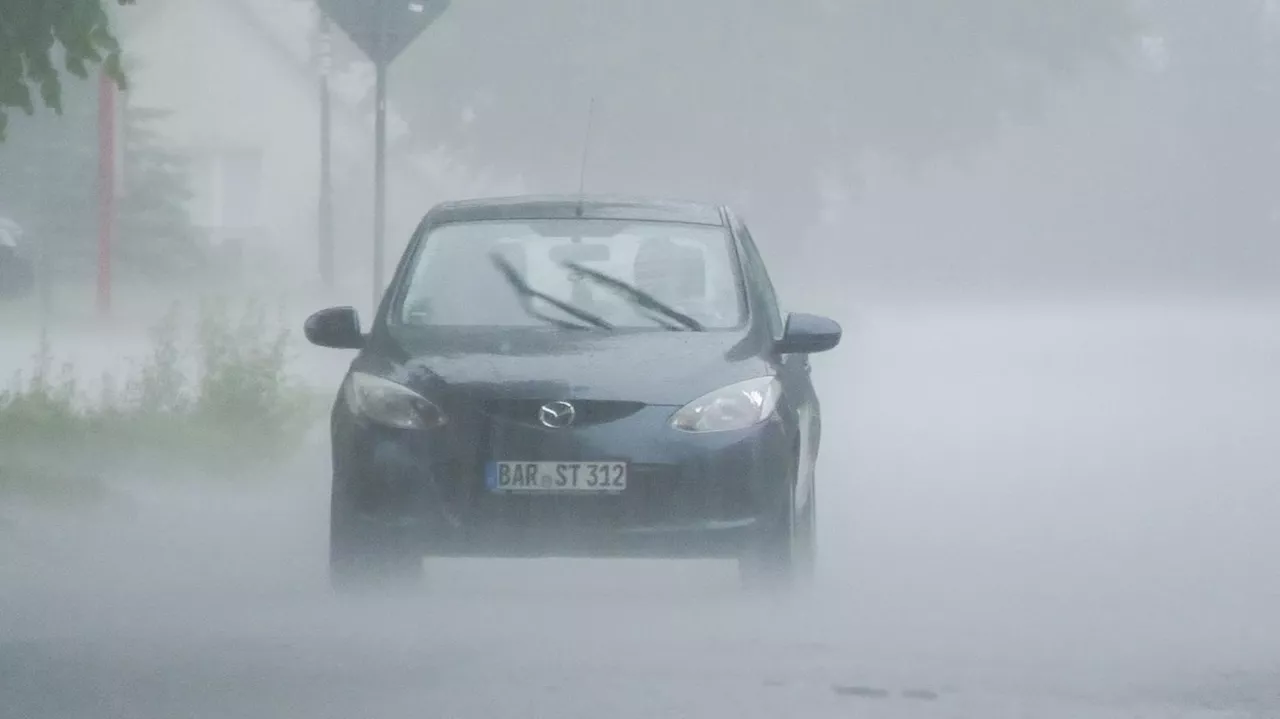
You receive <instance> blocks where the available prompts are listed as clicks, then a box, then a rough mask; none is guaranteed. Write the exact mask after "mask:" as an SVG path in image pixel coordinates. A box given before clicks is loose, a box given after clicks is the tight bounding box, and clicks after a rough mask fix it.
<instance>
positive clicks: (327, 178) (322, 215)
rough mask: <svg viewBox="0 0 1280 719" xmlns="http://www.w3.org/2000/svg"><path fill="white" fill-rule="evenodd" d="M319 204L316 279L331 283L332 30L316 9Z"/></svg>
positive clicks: (331, 285)
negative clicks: (318, 28) (318, 83)
mask: <svg viewBox="0 0 1280 719" xmlns="http://www.w3.org/2000/svg"><path fill="white" fill-rule="evenodd" d="M319 44H320V207H319V211H318V213H317V215H318V217H317V219H318V222H317V223H316V224H317V229H318V233H319V242H320V246H319V248H318V250H319V252H318V255H319V262H320V281H321V282H322V283H324V286H325V288H331V287H333V160H332V147H333V139H332V138H333V118H332V104H331V99H330V95H329V79H330V77H331V76H332V73H333V34H332V28H331V26H330V23H329V16H328V15H326V14H324V13H323V12H321V13H320V37H319Z"/></svg>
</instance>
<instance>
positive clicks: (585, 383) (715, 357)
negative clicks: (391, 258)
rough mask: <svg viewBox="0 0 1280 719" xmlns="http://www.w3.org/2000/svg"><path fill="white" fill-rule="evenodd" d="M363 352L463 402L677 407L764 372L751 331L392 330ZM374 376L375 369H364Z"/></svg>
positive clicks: (414, 383)
mask: <svg viewBox="0 0 1280 719" xmlns="http://www.w3.org/2000/svg"><path fill="white" fill-rule="evenodd" d="M386 342H387V345H386V346H384V347H382V348H380V350H378V351H375V352H374V353H372V354H373V355H374V356H382V357H387V358H392V361H391V362H389V363H388V365H387V366H386V367H384V368H382V371H383V372H385V373H386V374H388V375H390V378H391V379H394V380H396V381H399V382H401V383H403V384H405V385H407V386H409V387H411V388H413V389H415V390H417V391H419V392H423V393H427V394H429V395H430V394H438V393H442V392H443V393H447V394H448V395H451V396H455V397H456V396H458V395H464V396H466V397H467V398H470V399H486V398H496V397H501V398H509V399H549V398H559V397H566V398H574V399H599V400H624V401H633V402H643V403H645V404H651V405H671V406H681V405H684V404H686V403H688V402H689V401H691V400H694V399H696V398H698V397H699V396H701V395H703V394H705V393H707V392H709V391H711V390H714V389H716V388H719V387H722V386H724V385H727V384H732V383H733V382H739V381H742V380H746V379H751V378H753V377H759V376H761V375H765V374H770V373H772V369H771V366H770V364H769V363H768V362H767V361H766V360H765V359H764V358H763V356H762V354H763V353H762V352H761V351H760V348H759V347H758V344H759V343H758V342H756V341H754V340H753V338H752V336H751V334H750V333H745V332H743V333H737V332H647V331H646V332H635V333H616V334H615V333H597V332H589V331H544V330H536V331H526V330H515V331H504V332H483V333H481V332H470V333H467V332H459V333H449V332H442V331H432V332H414V331H404V332H400V333H399V336H397V337H394V338H391V337H388V338H387V340H386ZM370 369H374V370H375V371H376V370H377V368H370Z"/></svg>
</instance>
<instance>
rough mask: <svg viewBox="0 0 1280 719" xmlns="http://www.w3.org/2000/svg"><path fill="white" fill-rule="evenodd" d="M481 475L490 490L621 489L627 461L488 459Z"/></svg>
mask: <svg viewBox="0 0 1280 719" xmlns="http://www.w3.org/2000/svg"><path fill="white" fill-rule="evenodd" d="M484 479H485V486H487V487H488V488H489V491H491V492H531V493H534V492H536V493H553V494H554V493H562V492H580V493H597V492H605V493H608V492H621V491H622V490H624V489H626V488H627V463H626V462H490V463H489V464H488V466H486V467H485V478H484Z"/></svg>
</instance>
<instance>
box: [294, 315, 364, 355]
mask: <svg viewBox="0 0 1280 719" xmlns="http://www.w3.org/2000/svg"><path fill="white" fill-rule="evenodd" d="M303 333H304V334H306V336H307V341H308V342H310V343H311V344H313V345H317V346H319V347H332V348H334V349H340V350H358V349H360V348H361V347H364V334H363V333H361V332H360V315H359V314H358V313H357V312H356V310H355V308H354V307H330V308H329V309H326V310H320V311H319V312H317V313H315V314H313V315H311V316H310V317H308V318H307V321H306V324H304V325H303Z"/></svg>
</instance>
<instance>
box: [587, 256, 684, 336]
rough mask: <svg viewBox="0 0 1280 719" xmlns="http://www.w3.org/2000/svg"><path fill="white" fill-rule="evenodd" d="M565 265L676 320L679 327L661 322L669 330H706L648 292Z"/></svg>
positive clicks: (638, 303) (597, 272) (644, 306)
mask: <svg viewBox="0 0 1280 719" xmlns="http://www.w3.org/2000/svg"><path fill="white" fill-rule="evenodd" d="M563 265H564V266H565V267H567V268H569V269H571V270H573V271H575V272H580V273H582V274H583V275H584V276H586V277H590V278H591V279H593V280H595V281H596V282H599V283H600V284H602V285H604V286H606V287H609V288H610V289H613V290H616V291H617V292H619V293H621V294H623V295H626V296H627V297H628V298H630V299H631V301H632V302H634V303H635V304H636V305H638V306H640V307H641V308H643V309H646V310H649V311H650V312H656V313H658V314H660V315H662V316H663V317H665V318H667V319H669V320H674V321H675V322H676V323H678V324H679V326H673V325H671V324H670V323H667V322H659V323H660V324H662V325H663V326H665V327H666V328H667V329H672V330H677V329H681V328H683V329H686V330H692V331H694V332H702V331H704V330H705V329H706V328H704V327H703V326H702V323H701V322H699V321H697V320H695V319H694V318H692V317H690V316H689V315H686V314H685V313H683V312H681V311H680V310H677V309H675V308H673V307H671V306H670V305H667V304H664V303H662V302H660V301H659V300H658V299H657V298H655V297H654V296H653V295H651V294H649V293H648V292H645V291H643V290H640V289H637V288H635V287H633V286H631V285H629V284H627V283H626V282H623V281H622V280H620V279H618V278H616V277H610V276H609V275H606V274H604V273H603V272H599V271H597V270H593V269H591V268H589V267H583V266H582V265H580V264H578V263H576V262H565V263H563ZM654 319H655V320H656V319H658V318H656V317H655V318H654Z"/></svg>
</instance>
